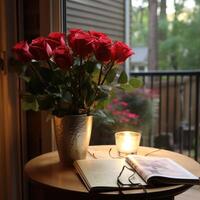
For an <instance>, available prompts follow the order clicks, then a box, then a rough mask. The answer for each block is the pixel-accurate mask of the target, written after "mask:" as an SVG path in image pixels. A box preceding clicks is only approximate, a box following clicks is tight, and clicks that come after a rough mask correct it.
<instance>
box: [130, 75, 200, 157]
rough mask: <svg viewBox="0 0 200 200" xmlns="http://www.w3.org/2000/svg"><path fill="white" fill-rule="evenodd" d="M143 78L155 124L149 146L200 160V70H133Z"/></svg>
mask: <svg viewBox="0 0 200 200" xmlns="http://www.w3.org/2000/svg"><path fill="white" fill-rule="evenodd" d="M131 76H132V77H140V78H141V79H142V80H143V83H144V86H143V89H144V90H145V89H150V90H151V91H154V92H155V94H156V95H155V96H154V97H152V98H151V101H152V103H153V104H152V105H154V106H152V109H153V111H154V113H155V114H154V117H153V121H154V122H153V123H152V125H151V128H150V130H149V132H148V136H147V137H148V139H147V141H148V144H147V145H149V146H157V147H160V148H168V149H172V150H174V151H179V152H180V153H184V154H187V155H189V156H191V157H193V158H195V159H196V160H200V152H199V149H200V148H199V144H200V134H199V127H200V116H199V100H200V99H199V80H200V71H152V72H132V73H131Z"/></svg>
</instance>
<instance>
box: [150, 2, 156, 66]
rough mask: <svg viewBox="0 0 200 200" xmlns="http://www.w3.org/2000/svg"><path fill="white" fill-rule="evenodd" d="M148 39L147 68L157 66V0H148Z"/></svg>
mask: <svg viewBox="0 0 200 200" xmlns="http://www.w3.org/2000/svg"><path fill="white" fill-rule="evenodd" d="M148 2H149V39H148V47H149V51H148V65H149V69H151V70H152V69H153V70H155V69H157V67H158V62H157V61H158V60H157V59H158V41H157V40H158V25H157V6H158V2H157V0H153V1H152V0H149V1H148Z"/></svg>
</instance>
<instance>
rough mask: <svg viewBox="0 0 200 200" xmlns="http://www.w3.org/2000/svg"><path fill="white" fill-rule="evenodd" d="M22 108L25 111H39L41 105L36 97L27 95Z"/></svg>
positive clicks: (24, 97) (23, 98) (24, 96)
mask: <svg viewBox="0 0 200 200" xmlns="http://www.w3.org/2000/svg"><path fill="white" fill-rule="evenodd" d="M22 108H23V109H24V110H33V111H39V104H38V101H37V99H36V98H35V96H33V95H31V94H30V93H26V94H25V95H23V97H22Z"/></svg>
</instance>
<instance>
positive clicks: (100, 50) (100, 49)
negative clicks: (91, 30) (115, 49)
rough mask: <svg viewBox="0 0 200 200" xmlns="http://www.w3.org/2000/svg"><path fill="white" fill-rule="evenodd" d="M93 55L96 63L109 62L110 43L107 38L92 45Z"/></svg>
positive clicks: (100, 39)
mask: <svg viewBox="0 0 200 200" xmlns="http://www.w3.org/2000/svg"><path fill="white" fill-rule="evenodd" d="M94 54H95V57H96V59H97V60H98V61H100V62H104V63H105V62H108V61H109V60H111V41H110V40H109V39H107V38H99V39H98V40H96V41H95V43H94Z"/></svg>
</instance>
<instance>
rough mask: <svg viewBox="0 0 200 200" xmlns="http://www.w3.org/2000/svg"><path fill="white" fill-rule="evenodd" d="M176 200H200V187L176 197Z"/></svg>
mask: <svg viewBox="0 0 200 200" xmlns="http://www.w3.org/2000/svg"><path fill="white" fill-rule="evenodd" d="M175 200H200V186H194V187H192V188H191V189H189V190H187V191H186V192H184V193H182V194H180V195H178V196H176V197H175Z"/></svg>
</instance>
